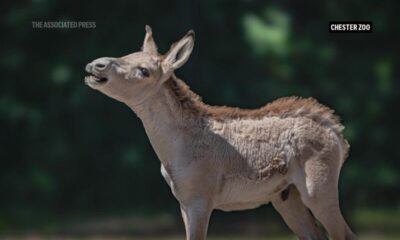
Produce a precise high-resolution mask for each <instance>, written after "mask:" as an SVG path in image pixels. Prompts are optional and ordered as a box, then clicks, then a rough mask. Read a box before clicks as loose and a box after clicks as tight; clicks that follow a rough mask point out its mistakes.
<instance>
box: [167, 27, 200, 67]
mask: <svg viewBox="0 0 400 240" xmlns="http://www.w3.org/2000/svg"><path fill="white" fill-rule="evenodd" d="M193 46H194V31H193V30H190V31H189V32H188V33H186V35H185V36H184V37H183V38H182V39H181V40H179V41H177V42H176V43H174V44H172V46H171V48H170V49H169V51H168V52H167V53H166V54H165V56H164V59H163V61H162V68H163V72H164V73H172V72H173V71H174V70H176V69H178V68H180V67H181V66H182V65H183V64H185V62H186V61H187V60H188V59H189V56H190V54H191V53H192V50H193Z"/></svg>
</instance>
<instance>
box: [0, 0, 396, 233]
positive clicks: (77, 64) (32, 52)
mask: <svg viewBox="0 0 400 240" xmlns="http://www.w3.org/2000/svg"><path fill="white" fill-rule="evenodd" d="M0 18H1V23H0V24H1V32H2V33H1V37H0V43H1V45H0V49H1V50H0V71H1V80H0V126H1V128H0V130H1V132H0V143H1V145H0V233H15V232H17V233H20V232H24V231H26V230H27V229H29V230H35V231H36V230H37V231H39V232H42V231H44V232H50V233H57V232H59V231H62V232H63V231H65V232H74V231H75V230H76V228H75V227H70V228H68V227H65V226H66V225H67V226H75V225H79V224H80V223H81V222H87V219H94V220H93V221H94V222H95V223H96V222H102V221H103V220H102V219H110V218H111V219H117V220H116V221H117V223H116V225H117V226H120V225H121V226H122V225H123V224H124V223H125V222H129V223H130V224H131V225H132V227H130V226H131V225H129V224H128V227H125V228H124V227H121V231H126V230H127V231H130V232H133V233H136V232H135V231H136V230H137V232H142V230H143V229H144V227H143V228H142V227H137V226H138V225H135V224H134V223H135V221H136V220H132V218H135V219H136V218H139V220H138V222H141V223H143V222H145V220H143V221H142V220H140V219H146V221H150V220H148V219H153V220H154V219H155V220H154V221H155V222H157V221H158V220H159V219H163V217H160V216H167V217H166V219H167V220H165V222H170V221H172V222H173V224H169V225H168V224H167V225H166V226H164V225H162V224H161V225H162V226H164V227H161V228H162V229H163V231H166V232H174V231H175V230H176V231H178V232H182V230H183V224H182V223H181V222H180V220H179V210H178V205H177V203H176V200H175V199H174V197H173V196H172V194H171V193H170V190H169V188H168V187H167V185H166V184H165V182H164V180H163V179H162V177H161V174H160V171H159V169H160V163H159V161H158V159H157V158H156V156H155V153H154V151H153V150H152V147H151V146H150V143H149V141H148V139H147V136H146V134H145V132H144V129H143V127H142V124H141V122H140V121H139V119H138V118H137V117H136V116H135V115H134V114H133V113H132V112H131V111H130V110H129V109H128V108H127V107H126V106H124V105H123V104H121V103H119V102H117V101H115V100H112V99H110V98H108V97H105V96H103V95H102V94H100V93H98V92H96V91H93V90H91V89H89V88H88V87H87V86H85V85H84V82H83V79H84V76H85V75H86V74H85V72H84V67H85V65H86V64H87V63H88V62H90V61H92V60H93V59H95V58H98V57H103V56H112V57H118V56H123V55H126V54H128V53H131V52H134V51H138V50H140V47H141V44H142V41H143V37H144V33H145V31H144V26H145V24H149V25H150V26H151V27H152V28H153V32H154V37H155V40H156V42H157V44H158V46H159V50H160V52H166V51H167V50H168V49H169V46H170V44H171V43H173V42H174V41H176V40H177V39H179V38H180V37H181V36H183V35H184V34H185V33H186V32H187V31H188V30H189V29H194V30H195V31H196V44H195V48H194V51H193V53H192V56H191V59H190V60H189V62H188V63H187V64H186V65H185V66H184V67H183V68H182V69H180V70H179V71H178V72H177V75H178V76H179V77H181V78H182V79H184V80H185V81H186V82H187V83H188V84H189V85H190V86H191V88H192V89H193V90H194V91H195V92H197V93H198V94H200V95H201V96H202V97H203V100H204V101H205V102H206V103H209V104H215V105H232V106H239V107H244V108H256V107H260V106H262V105H264V104H265V103H267V102H269V101H272V100H274V99H276V98H278V97H283V96H289V95H298V96H303V97H309V96H313V97H315V98H317V99H318V100H319V101H320V102H322V103H324V104H326V105H328V106H330V107H332V108H333V109H335V110H336V113H337V114H338V115H340V116H341V118H342V120H343V123H344V124H345V126H346V129H345V131H344V134H345V136H346V138H347V139H348V140H349V142H350V144H351V151H350V157H349V159H348V160H347V161H346V163H345V165H344V167H343V170H342V175H341V179H340V192H341V205H342V208H343V211H344V212H345V215H346V218H347V219H348V220H349V222H350V223H351V225H352V226H353V227H354V229H356V230H357V231H359V232H362V231H370V230H373V231H374V232H383V233H385V234H386V233H388V232H397V231H398V229H399V227H400V226H399V222H400V221H399V219H400V200H399V195H400V186H399V184H400V169H399V166H400V162H399V158H400V154H399V153H400V151H399V147H400V146H399V140H398V138H399V133H400V124H399V123H400V114H399V102H400V98H399V75H398V64H399V57H398V56H399V42H400V41H399V40H400V38H399V25H398V24H399V23H400V19H399V3H398V1H395V0H392V1H390V0H382V1H373V0H368V1H365V0H364V1H361V0H352V1H343V2H339V1H329V2H325V3H322V2H311V1H254V0H243V1H227V0H225V1H222V0H219V1H215V0H206V1H184V0H179V1H149V0H147V1H144V0H140V1H119V0H113V1H76V2H72V1H56V0H36V1H10V2H2V3H1V8H0ZM346 20H354V21H361V20H363V21H372V22H373V33H364V34H357V33H353V34H351V33H349V34H334V33H329V28H328V23H329V21H346ZM32 21H94V22H95V23H96V28H89V29H71V28H70V29H68V28H58V29H37V28H33V26H32ZM164 218H165V217H164ZM121 219H122V220H121ZM124 219H125V220H127V221H125V220H124ZM396 219H397V221H396ZM97 220H98V221H97ZM153 220H151V221H153ZM268 220H271V221H270V222H272V223H275V224H277V223H278V226H279V227H277V228H278V229H280V228H282V229H283V230H282V231H283V232H288V230H287V228H286V227H285V226H284V224H283V222H282V220H280V219H279V216H278V215H277V214H276V213H275V212H274V211H273V210H272V207H271V206H266V207H262V208H261V209H259V210H255V211H246V212H242V213H229V214H228V213H227V214H221V213H216V214H215V216H214V218H213V220H212V224H213V225H212V226H211V230H210V231H211V233H218V229H219V227H218V226H221V228H223V226H236V225H237V226H238V230H237V231H238V232H239V233H246V232H251V233H254V234H257V233H258V232H257V231H256V230H254V229H258V228H256V227H254V228H251V227H246V226H247V225H249V224H250V222H255V223H257V222H260V221H262V223H263V224H264V223H265V221H268ZM107 221H108V220H107ZM107 221H103V222H107ZM110 221H111V220H110ZM151 221H150V222H151ZM160 221H161V220H160ZM66 222H67V223H68V224H65V223H66ZM162 222H163V221H161V223H162ZM234 223H236V225H229V224H234ZM239 223H240V224H239ZM150 224H151V225H152V226H156V223H153V222H151V223H150ZM153 224H154V225H153ZM246 224H247V225H246ZM279 224H280V225H279ZM89 225H90V224H89ZM94 225H95V224H94ZM85 226H87V225H85ZM140 226H141V225H140ZM135 227H136V228H137V229H136V228H135ZM60 229H61V230H60ZM71 229H75V230H71ZM79 229H81V230H76V231H78V232H79V231H86V230H82V228H79ZM84 229H86V228H84ZM94 229H96V228H94ZM101 229H103V230H104V229H107V228H106V227H105V228H101ZM118 229H119V228H117V230H118ZM132 229H136V230H132ZM154 229H158V228H156V227H154ZM154 229H153V230H154ZM246 229H247V230H246ZM270 229H271V227H270ZM114 230H115V229H114ZM117 230H115V231H114V232H116V233H119V231H117ZM87 231H88V232H90V230H87ZM93 231H96V230H93ZM156 231H158V230H154V232H156ZM160 231H161V230H160ZM260 231H261V230H260ZM145 232H146V231H145ZM147 232H150V233H151V232H152V230H149V231H147ZM278 232H279V231H278ZM260 234H264V232H262V231H261V233H260Z"/></svg>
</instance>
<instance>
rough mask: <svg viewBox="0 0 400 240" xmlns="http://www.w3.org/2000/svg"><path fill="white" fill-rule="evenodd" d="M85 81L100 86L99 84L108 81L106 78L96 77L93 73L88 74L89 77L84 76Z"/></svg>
mask: <svg viewBox="0 0 400 240" xmlns="http://www.w3.org/2000/svg"><path fill="white" fill-rule="evenodd" d="M86 81H90V82H92V83H98V84H100V83H106V82H107V81H108V79H107V78H106V77H98V76H96V75H94V74H93V73H89V76H86Z"/></svg>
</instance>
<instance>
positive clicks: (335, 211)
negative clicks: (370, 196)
mask: <svg viewBox="0 0 400 240" xmlns="http://www.w3.org/2000/svg"><path fill="white" fill-rule="evenodd" d="M339 153H340V152H339V151H338V153H337V154H336V153H335V152H331V153H330V154H329V155H327V154H326V155H322V156H321V155H320V156H316V157H314V158H311V159H309V160H307V161H305V162H304V163H303V166H302V168H303V169H304V173H303V176H302V179H303V181H301V182H298V183H296V187H297V188H298V190H299V192H300V196H301V199H302V201H303V203H304V204H305V205H306V206H307V207H308V208H309V209H310V210H311V211H312V213H313V214H314V216H315V217H316V218H317V219H318V220H319V221H320V222H321V223H322V225H323V226H324V227H325V229H326V231H327V232H328V234H329V237H330V238H331V239H333V240H352V239H357V238H356V236H355V235H354V234H353V232H352V231H351V230H350V228H349V226H348V225H347V223H346V221H345V220H344V218H343V216H342V213H341V211H340V208H339V193H338V179H339V172H340V168H341V159H340V158H339V157H341V156H340V154H339Z"/></svg>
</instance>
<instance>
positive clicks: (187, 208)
mask: <svg viewBox="0 0 400 240" xmlns="http://www.w3.org/2000/svg"><path fill="white" fill-rule="evenodd" d="M181 212H182V218H183V222H184V223H185V229H186V239H187V240H205V239H206V237H207V229H208V222H209V220H210V216H211V212H212V208H211V205H210V204H209V202H208V201H206V200H203V199H198V200H194V201H190V202H189V203H187V204H181Z"/></svg>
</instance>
